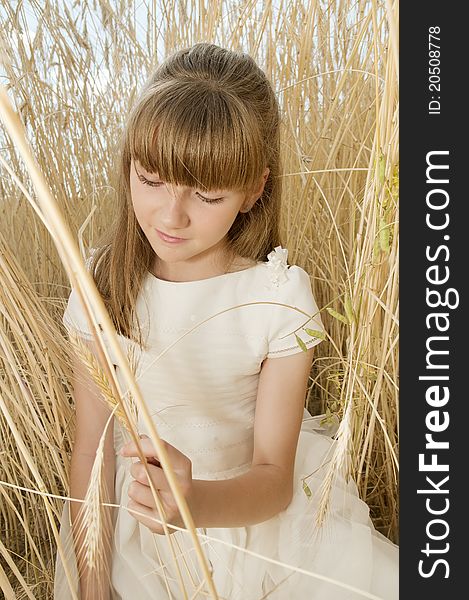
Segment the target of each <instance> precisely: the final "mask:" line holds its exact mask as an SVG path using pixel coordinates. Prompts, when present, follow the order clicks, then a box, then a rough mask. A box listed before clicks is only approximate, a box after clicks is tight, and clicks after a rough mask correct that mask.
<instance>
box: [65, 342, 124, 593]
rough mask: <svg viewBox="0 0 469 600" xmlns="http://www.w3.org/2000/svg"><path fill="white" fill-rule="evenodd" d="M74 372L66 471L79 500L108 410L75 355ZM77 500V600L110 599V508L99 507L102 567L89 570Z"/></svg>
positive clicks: (107, 470)
mask: <svg viewBox="0 0 469 600" xmlns="http://www.w3.org/2000/svg"><path fill="white" fill-rule="evenodd" d="M86 343H87V345H88V346H89V347H90V350H91V351H92V352H94V353H95V354H96V350H95V346H94V343H93V342H86ZM73 373H74V382H73V388H74V398H75V410H76V434H75V443H74V446H73V451H72V461H71V471H70V495H71V497H72V498H79V499H83V498H84V497H85V495H86V492H87V488H88V483H89V479H90V473H91V469H92V467H93V463H94V459H95V457H96V449H97V447H98V444H99V440H100V438H101V435H102V433H103V430H104V426H105V424H106V422H107V420H108V418H109V415H110V413H111V411H110V409H109V408H108V407H107V406H106V405H105V404H104V401H103V399H102V397H101V394H100V392H99V390H98V389H97V387H96V384H95V383H94V382H93V380H92V379H91V377H90V375H89V373H88V370H87V369H86V367H85V366H84V365H83V363H82V362H81V361H80V360H79V359H78V358H75V360H74V364H73ZM113 431H114V424H113V419H111V421H110V423H109V426H108V429H107V434H106V438H105V443H104V464H103V479H104V482H105V485H106V490H105V491H104V497H103V501H104V502H110V503H113V502H114V500H115V492H114V476H115V452H114V433H113ZM81 506H82V503H81V502H71V503H70V515H71V521H72V531H73V538H74V546H75V556H76V557H77V567H78V572H79V574H80V592H81V595H80V598H81V600H110V584H109V575H108V574H109V573H110V566H111V565H110V561H111V557H112V551H111V549H112V545H111V542H112V536H113V516H114V515H113V511H114V509H113V508H111V507H103V509H102V510H103V511H104V513H103V514H104V515H105V518H104V519H103V522H104V526H103V529H104V531H103V535H102V536H100V540H99V551H100V552H101V553H102V555H103V562H102V567H101V569H100V571H99V572H98V573H96V572H93V573H90V571H89V569H88V566H87V564H86V560H85V557H84V552H83V550H82V551H81V552H80V551H79V549H80V548H82V547H83V530H82V529H81V526H82V523H81V519H80V517H79V514H78V513H79V511H80V508H81Z"/></svg>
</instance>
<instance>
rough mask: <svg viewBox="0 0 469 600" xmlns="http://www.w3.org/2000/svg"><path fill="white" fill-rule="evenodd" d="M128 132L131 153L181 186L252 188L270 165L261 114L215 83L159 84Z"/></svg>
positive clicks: (146, 95) (138, 109)
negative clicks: (263, 135) (264, 142)
mask: <svg viewBox="0 0 469 600" xmlns="http://www.w3.org/2000/svg"><path fill="white" fill-rule="evenodd" d="M127 131H128V132H129V140H128V143H129V146H128V147H129V152H130V155H131V157H132V158H133V159H134V160H138V162H139V163H140V164H141V165H142V166H143V168H144V169H145V170H146V171H148V172H149V173H157V174H158V176H159V177H160V178H161V179H162V180H164V181H167V182H169V183H173V184H176V185H185V186H188V187H192V188H198V189H200V190H203V191H221V190H243V191H249V190H251V189H253V188H254V187H255V186H256V182H257V183H258V180H259V178H260V177H261V176H262V172H263V170H264V168H265V166H266V165H267V157H266V156H265V154H264V152H263V139H262V132H261V130H260V127H259V121H258V119H256V118H254V117H253V115H252V114H249V113H248V111H247V110H246V108H245V107H244V106H243V104H242V103H241V102H240V101H239V100H238V99H237V98H236V97H235V96H234V95H231V94H229V93H227V92H225V91H224V90H221V89H219V88H218V89H217V86H214V85H213V82H211V83H206V82H201V81H197V82H196V81H192V82H187V81H172V82H168V81H163V82H158V84H153V85H152V86H150V87H149V88H148V89H147V90H146V93H144V94H143V97H142V101H141V103H140V104H139V106H138V107H136V109H135V110H134V112H133V114H132V115H131V119H130V126H129V127H128V130H127Z"/></svg>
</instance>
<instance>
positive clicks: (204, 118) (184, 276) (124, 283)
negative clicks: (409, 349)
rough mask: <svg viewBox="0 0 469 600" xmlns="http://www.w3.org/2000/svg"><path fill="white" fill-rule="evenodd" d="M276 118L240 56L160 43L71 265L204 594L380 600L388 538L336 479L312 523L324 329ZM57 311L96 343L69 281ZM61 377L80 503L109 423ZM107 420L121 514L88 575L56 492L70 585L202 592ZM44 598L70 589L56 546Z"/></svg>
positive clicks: (391, 587)
mask: <svg viewBox="0 0 469 600" xmlns="http://www.w3.org/2000/svg"><path fill="white" fill-rule="evenodd" d="M279 120H280V117H279V108H278V103H277V100H276V98H275V95H274V93H273V90H272V87H271V85H270V83H269V82H268V80H267V78H266V76H265V74H264V73H263V72H262V71H261V70H260V69H259V67H258V66H257V65H256V64H255V62H254V61H253V60H252V58H250V57H249V56H248V55H246V54H242V53H238V52H231V51H228V50H225V49H222V48H220V47H218V46H215V45H213V44H206V43H200V44H196V45H195V46H193V47H191V48H189V49H185V50H181V51H178V52H176V53H174V54H173V55H172V56H170V57H169V58H168V59H167V60H166V61H165V62H164V63H163V64H162V65H161V66H160V67H158V68H157V69H156V70H155V71H154V72H153V73H152V75H151V76H150V78H149V80H148V81H147V83H146V85H145V86H144V89H143V90H142V92H141V94H140V97H139V98H138V100H137V101H136V103H135V105H134V107H133V109H132V110H131V112H130V114H129V116H128V120H127V123H126V127H125V130H124V134H123V137H122V146H121V149H120V154H119V155H118V180H117V186H116V187H117V200H118V205H117V207H116V216H117V218H116V222H115V225H114V227H113V228H111V229H110V230H109V232H108V237H107V238H106V239H104V241H103V243H102V244H100V246H99V248H98V249H96V250H95V252H94V253H93V255H92V257H91V258H90V259H89V261H88V266H89V268H90V270H91V272H92V273H93V277H94V280H95V282H96V285H97V287H98V289H99V291H100V293H101V294H102V297H103V300H104V301H105V304H106V307H107V309H108V311H109V314H110V316H111V318H112V320H113V322H114V325H115V327H116V330H117V332H118V334H119V338H118V339H119V342H120V343H121V344H122V346H123V349H124V351H125V352H124V353H126V352H127V351H128V350H129V349H130V348H132V349H133V350H134V351H135V356H136V357H137V358H138V360H137V364H138V367H137V371H136V377H137V382H138V385H139V387H140V389H141V392H142V395H143V397H144V399H145V402H146V404H147V406H148V409H149V412H150V413H151V416H152V418H153V419H154V422H155V426H156V428H157V431H158V434H159V436H160V437H161V438H162V439H163V440H165V443H166V448H167V450H168V454H169V457H170V459H171V461H172V465H173V467H174V469H175V472H176V475H177V477H178V479H179V483H180V486H181V490H182V491H183V493H184V495H185V497H186V501H187V503H188V506H189V509H190V510H191V513H192V515H193V518H194V524H195V527H196V528H197V531H198V533H200V534H205V535H206V536H208V538H205V537H203V536H200V538H199V539H200V541H201V544H202V548H203V551H204V553H205V555H206V557H207V561H208V563H207V564H209V565H210V569H211V571H212V576H213V581H214V583H215V587H216V589H217V592H218V594H219V597H220V598H224V599H227V600H255V599H256V600H257V599H260V598H264V597H268V598H271V599H273V600H290V599H295V600H306V599H308V600H309V599H311V598H314V599H318V600H319V599H320V600H335V599H340V600H343V599H350V600H359V599H360V598H365V597H366V598H376V597H379V598H386V599H395V598H397V546H395V545H394V544H392V543H391V542H389V541H388V540H387V538H385V537H384V536H382V535H381V534H379V533H378V532H376V531H375V530H374V528H373V525H372V524H371V521H370V519H369V511H368V508H367V506H366V504H365V503H363V502H362V501H361V500H360V499H359V497H358V494H357V489H356V486H355V485H354V484H353V483H352V482H348V483H347V482H345V480H343V479H342V478H341V477H340V476H338V477H337V478H336V479H335V481H334V485H333V488H332V492H331V496H330V504H329V510H328V513H327V516H326V520H325V524H324V525H323V527H318V526H317V523H316V516H317V511H318V506H319V500H320V496H321V493H320V491H321V488H320V485H321V482H322V481H323V479H324V477H325V474H326V473H327V467H328V463H329V461H330V457H331V452H332V450H333V445H334V441H333V439H332V438H331V437H329V436H328V435H325V432H324V431H321V427H320V426H319V425H318V422H319V420H318V419H313V418H312V417H311V415H310V414H309V413H308V411H306V410H305V409H304V398H305V393H306V389H307V381H308V375H309V372H310V368H311V363H312V355H313V350H312V348H313V347H314V346H316V345H317V344H318V343H319V342H321V337H320V335H321V334H320V333H319V334H318V335H316V336H315V335H312V333H314V332H322V331H324V327H323V325H322V322H321V318H320V315H319V311H318V306H317V304H316V302H315V300H314V298H313V295H312V291H311V284H310V279H309V275H308V274H307V273H306V272H305V271H304V270H303V269H302V268H300V267H298V266H288V263H287V251H286V249H285V248H283V247H282V246H281V244H280V239H279V232H278V221H279V211H280V183H279V175H280V172H281V169H280V162H279V150H280V142H279ZM292 307H294V308H292ZM214 315H215V316H214ZM135 317H137V318H136V319H135ZM210 317H212V318H210ZM64 324H65V325H66V327H67V328H68V329H69V330H74V331H75V332H77V333H79V335H80V336H82V338H84V339H85V340H89V345H90V348H92V349H93V348H94V346H93V344H92V335H91V333H90V330H89V328H88V324H87V320H86V318H85V316H84V313H83V311H82V307H81V305H80V302H79V300H78V296H77V294H76V292H75V291H74V290H72V293H71V295H70V298H69V302H68V306H67V310H66V312H65V314H64ZM134 325H135V326H136V327H134ZM305 328H306V329H308V330H309V333H308V332H307V331H305ZM184 334H186V335H184ZM297 338H300V339H301V341H302V342H303V344H304V345H303V347H301V345H300V343H299V342H298V339H297ZM176 340H178V341H177V343H174V342H176ZM108 350H109V352H110V354H111V357H112V350H111V348H108ZM163 351H165V352H163ZM116 362H117V360H116ZM76 368H77V372H79V373H80V376H81V378H82V379H81V380H82V381H83V377H84V370H83V369H81V368H80V366H79V363H78V362H77V364H76ZM116 374H117V377H118V379H119V378H120V377H121V374H120V370H119V368H118V367H116ZM78 379H79V378H78V377H77V378H76V383H75V403H76V411H77V429H76V439H75V445H74V450H73V456H72V469H71V490H70V494H71V497H72V498H83V497H84V494H85V492H86V488H87V484H88V480H89V476H90V471H91V466H92V463H93V459H94V456H95V453H96V448H97V445H98V441H99V439H100V437H101V434H102V432H103V429H104V426H105V424H106V421H107V420H108V418H109V416H110V409H109V408H108V407H107V406H106V405H105V404H104V403H103V402H102V400H100V399H99V397H98V393H97V392H96V391H95V393H94V394H93V393H90V391H89V390H90V389H92V388H90V384H89V383H88V391H87V392H85V384H84V383H81V384H79V382H78ZM119 381H120V380H119ZM120 383H122V386H123V387H125V386H124V384H123V382H121V381H120ZM137 426H138V431H139V433H140V434H141V446H142V449H143V451H144V454H145V456H146V457H148V459H149V464H148V469H149V473H150V476H151V479H152V482H153V484H154V486H155V488H156V489H157V490H158V493H159V495H160V498H161V502H162V504H163V507H164V509H165V512H166V515H167V520H168V522H169V523H171V524H174V525H176V526H179V527H184V524H183V521H182V518H181V516H180V515H179V512H178V510H177V506H176V505H175V500H174V497H173V495H172V492H171V489H170V487H169V484H168V481H167V479H166V476H165V474H164V472H163V470H162V468H161V466H160V463H159V462H158V460H157V458H158V457H157V451H156V449H155V448H154V447H153V445H152V443H151V441H150V439H149V438H148V436H147V435H146V434H147V433H148V431H146V428H145V425H144V423H143V421H141V420H138V416H137ZM113 428H114V429H113V433H112V434H111V435H110V436H107V438H106V443H105V447H104V454H105V461H104V463H105V469H106V473H105V478H106V481H107V482H108V484H109V486H110V487H111V488H112V493H111V496H110V498H109V499H110V502H114V503H115V504H118V505H119V508H118V509H116V510H115V514H114V515H113V517H114V520H113V523H112V525H111V528H112V540H111V541H112V544H111V545H110V549H109V550H108V551H107V556H108V564H109V577H108V578H106V577H104V578H102V579H101V580H100V581H99V582H98V581H95V582H94V583H92V578H91V577H88V576H87V575H86V569H85V570H84V571H83V574H82V569H84V566H83V563H82V561H81V562H80V564H79V565H78V567H77V560H76V555H75V553H74V551H73V549H72V547H73V546H72V545H71V544H70V539H71V521H74V520H75V518H76V515H77V512H78V509H79V503H76V502H75V503H74V502H72V503H70V504H69V503H66V505H65V509H64V513H63V517H62V523H61V538H62V540H63V543H64V546H65V547H66V548H67V554H66V560H67V564H66V567H67V569H68V573H69V574H71V575H72V579H73V582H74V586H75V590H74V591H75V594H77V596H78V597H80V596H79V595H78V590H79V588H81V598H82V599H85V598H86V599H89V598H99V597H105V598H106V597H107V598H112V599H118V600H121V599H122V600H134V599H135V600H153V599H162V598H175V599H182V598H193V597H194V598H195V597H199V595H198V594H197V592H196V590H197V589H198V588H199V587H200V584H201V581H202V571H201V568H200V566H199V564H198V561H197V557H196V555H195V552H194V550H193V543H192V539H191V537H190V535H189V533H188V532H187V531H186V530H182V531H176V532H174V531H175V530H174V529H173V530H171V529H170V531H171V532H172V534H171V535H170V536H168V537H166V536H165V535H164V534H163V528H162V526H161V525H160V524H158V523H157V521H155V520H154V519H160V516H159V512H158V509H157V507H156V505H155V501H154V498H153V495H152V493H151V489H150V487H149V485H150V484H149V482H148V479H147V476H146V475H145V472H144V467H143V465H142V464H141V463H140V461H139V460H138V453H137V449H136V447H135V445H134V443H132V442H129V441H128V440H129V437H128V436H126V435H124V433H125V432H124V430H123V428H122V426H121V425H120V423H119V422H118V421H117V419H116V418H115V417H113ZM304 484H306V485H304ZM130 509H131V510H130ZM132 511H133V512H132ZM137 513H139V514H137ZM162 534H163V535H162ZM213 538H215V539H213ZM67 542H68V543H67ZM223 542H225V543H223ZM227 543H228V544H227ZM230 544H231V546H230ZM104 545H105V544H104V543H103V546H104ZM232 545H235V546H237V547H233V546H232ZM171 546H172V547H173V550H174V549H175V551H176V554H177V555H179V557H178V561H177V563H175V561H174V559H173V554H172V551H171ZM243 549H246V550H249V551H250V552H251V553H247V552H244V551H243ZM252 552H254V553H257V554H263V555H266V556H268V557H269V558H271V559H274V561H276V562H274V561H271V562H269V561H265V560H261V559H260V558H259V557H258V556H256V555H253V554H252ZM80 560H81V559H80ZM280 562H281V563H287V564H289V565H294V566H295V567H299V568H300V569H304V570H307V571H310V572H313V573H316V574H318V575H319V576H320V577H316V578H315V577H311V576H308V575H307V574H305V573H304V572H303V573H302V572H299V571H294V570H293V571H292V570H291V569H287V568H286V567H285V566H282V565H280V564H279V563H280ZM178 565H179V566H178ZM78 571H79V572H80V574H81V577H80V581H79V578H78ZM181 580H182V581H183V582H184V585H185V587H186V593H187V595H185V593H184V592H183V588H182V586H181ZM331 580H332V581H331ZM334 582H339V583H340V584H342V585H337V583H334ZM347 586H349V587H347ZM208 589H209V588H208V587H207V585H205V587H204V588H203V590H205V594H204V596H205V597H207V593H208ZM357 590H361V591H362V592H363V593H360V592H359V591H357ZM55 597H56V598H58V599H59V600H66V599H68V598H72V597H73V595H72V592H70V591H69V581H68V579H67V577H66V574H65V569H64V565H63V563H62V560H61V558H60V556H59V555H58V556H57V565H56V577H55Z"/></svg>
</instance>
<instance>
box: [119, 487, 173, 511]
mask: <svg viewBox="0 0 469 600" xmlns="http://www.w3.org/2000/svg"><path fill="white" fill-rule="evenodd" d="M156 490H157V493H158V495H159V497H160V500H161V501H162V503H163V504H164V503H165V500H166V499H167V492H165V490H162V489H158V488H156ZM127 495H128V496H129V498H132V500H134V501H135V502H138V503H139V504H141V505H142V506H146V507H148V508H151V509H155V510H156V506H157V504H156V500H155V499H154V497H153V492H152V491H151V488H150V486H148V485H143V484H142V483H139V482H138V481H135V480H134V481H132V482H131V483H130V484H129V488H128V490H127Z"/></svg>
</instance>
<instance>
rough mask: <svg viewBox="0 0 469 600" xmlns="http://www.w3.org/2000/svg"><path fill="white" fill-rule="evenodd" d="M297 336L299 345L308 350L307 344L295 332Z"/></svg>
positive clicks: (304, 350) (305, 350)
mask: <svg viewBox="0 0 469 600" xmlns="http://www.w3.org/2000/svg"><path fill="white" fill-rule="evenodd" d="M295 337H296V342H297V344H298V346H299V347H300V348H301V349H302V350H303V352H308V348H306V344H305V343H304V342H303V340H302V339H301V338H300V337H299V336H298V335H297V334H296V333H295Z"/></svg>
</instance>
